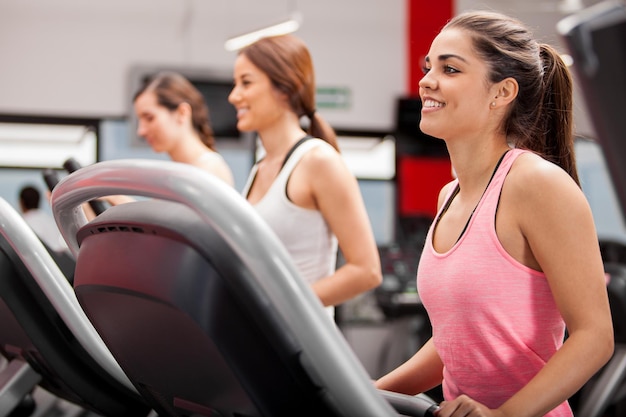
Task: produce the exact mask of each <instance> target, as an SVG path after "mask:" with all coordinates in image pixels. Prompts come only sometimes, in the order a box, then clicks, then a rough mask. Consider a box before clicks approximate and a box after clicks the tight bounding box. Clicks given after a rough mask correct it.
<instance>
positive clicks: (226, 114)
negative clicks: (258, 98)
mask: <svg viewBox="0 0 626 417" xmlns="http://www.w3.org/2000/svg"><path fill="white" fill-rule="evenodd" d="M161 71H173V72H178V73H179V74H181V75H183V76H185V77H186V78H187V79H188V80H189V81H190V82H191V83H192V84H193V85H194V86H195V87H196V88H197V89H198V90H199V91H200V93H202V95H203V96H204V100H205V101H206V103H207V106H208V108H209V117H210V120H211V127H212V128H213V134H214V136H215V140H216V141H218V142H219V141H224V140H237V139H239V138H240V137H241V135H240V133H239V131H238V130H237V112H236V110H235V108H234V107H233V105H232V104H230V103H229V102H228V95H229V94H230V91H231V90H232V88H233V78H232V72H231V71H221V70H215V69H204V68H175V67H158V66H150V67H145V66H144V67H135V68H133V69H132V70H131V72H130V82H129V94H128V103H129V122H130V123H129V128H130V136H131V144H132V145H133V146H147V145H146V143H145V141H144V140H143V139H142V138H140V137H139V136H137V117H136V115H135V112H134V110H133V105H132V103H133V98H134V96H135V93H136V92H137V91H138V90H139V88H140V87H141V86H142V85H143V83H144V82H145V81H146V80H147V79H148V78H149V77H151V76H153V75H155V74H157V73H158V72H161Z"/></svg>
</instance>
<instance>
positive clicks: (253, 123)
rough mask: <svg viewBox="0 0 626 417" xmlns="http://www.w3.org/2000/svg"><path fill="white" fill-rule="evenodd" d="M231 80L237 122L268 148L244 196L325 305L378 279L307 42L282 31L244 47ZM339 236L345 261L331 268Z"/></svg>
mask: <svg viewBox="0 0 626 417" xmlns="http://www.w3.org/2000/svg"><path fill="white" fill-rule="evenodd" d="M234 81H235V84H234V88H233V91H232V92H231V94H230V96H229V101H230V102H231V103H232V104H233V105H234V106H235V108H236V109H237V119H238V123H237V127H238V129H239V130H240V131H249V132H251V131H255V132H257V133H258V135H259V137H260V140H261V143H262V146H263V149H264V151H265V156H264V157H263V158H262V159H261V160H259V161H258V162H257V163H256V165H255V166H254V167H253V169H252V171H251V173H250V177H249V180H248V184H247V185H246V187H245V189H244V196H245V197H246V198H247V199H248V201H249V202H250V203H251V204H252V205H253V206H254V207H255V208H256V209H257V211H258V212H259V214H260V215H261V216H262V217H263V218H264V219H265V220H266V221H267V222H268V224H269V225H270V226H271V227H272V229H273V230H274V231H275V232H276V234H277V235H278V237H279V238H280V239H281V241H282V242H283V244H284V245H285V247H286V249H287V250H288V251H289V253H290V254H291V256H292V258H293V260H294V262H295V264H296V266H297V267H298V269H299V271H300V273H301V275H302V277H303V279H305V280H306V281H307V282H309V283H311V285H312V288H313V290H314V291H315V293H316V294H317V295H318V296H319V298H320V300H321V301H322V303H323V304H324V305H325V306H334V305H337V304H340V303H342V302H344V301H346V300H348V299H350V298H352V297H354V296H356V295H357V294H360V293H362V292H365V291H368V290H370V289H372V288H374V287H376V286H377V285H379V284H380V282H381V279H382V275H381V269H380V259H379V255H378V250H377V247H376V243H375V240H374V236H373V233H372V229H371V226H370V224H369V219H368V217H367V213H366V211H365V206H364V204H363V200H362V197H361V194H360V190H359V187H358V183H357V181H356V178H355V177H354V175H352V173H351V172H350V171H349V170H348V168H347V166H346V165H345V163H344V161H343V159H342V157H341V155H340V154H339V152H338V147H337V143H336V137H335V133H334V131H333V129H332V128H331V127H330V126H329V125H328V124H327V123H326V122H325V121H324V120H323V119H322V117H321V116H320V115H319V114H318V113H316V111H315V102H314V100H315V85H314V74H313V65H312V61H311V56H310V54H309V51H308V49H307V48H306V46H305V45H304V43H303V42H302V41H301V40H299V39H298V38H296V37H294V36H291V35H286V36H277V37H271V38H264V39H261V40H259V41H257V42H255V43H254V44H252V45H249V46H247V47H245V48H243V49H242V50H241V51H240V52H239V55H238V57H237V59H236V61H235V67H234ZM303 116H306V117H307V118H308V119H309V121H310V125H309V132H308V135H310V136H309V137H307V132H305V131H304V130H303V129H302V127H301V125H300V118H301V117H303ZM305 137H307V139H308V140H305V141H304V142H300V141H301V139H303V138H305ZM318 138H319V139H318ZM296 144H298V145H299V146H297V147H295V149H294V145H296ZM291 150H293V153H291V152H290V151H291ZM288 156H289V157H288ZM287 157H288V158H287ZM337 242H338V245H339V248H340V249H341V251H342V254H343V256H344V258H345V259H346V263H345V265H343V266H342V267H340V268H339V269H337V270H335V262H336V254H337Z"/></svg>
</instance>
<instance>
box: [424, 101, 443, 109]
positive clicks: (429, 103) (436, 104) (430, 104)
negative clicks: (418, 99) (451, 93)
mask: <svg viewBox="0 0 626 417" xmlns="http://www.w3.org/2000/svg"><path fill="white" fill-rule="evenodd" d="M424 107H443V103H440V102H438V101H435V100H426V101H424Z"/></svg>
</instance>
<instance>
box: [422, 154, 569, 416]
mask: <svg viewBox="0 0 626 417" xmlns="http://www.w3.org/2000/svg"><path fill="white" fill-rule="evenodd" d="M523 152H526V151H522V150H519V149H513V150H510V151H509V152H508V153H507V154H506V155H505V157H504V159H503V160H502V162H501V164H500V166H499V167H498V169H497V170H496V172H495V174H494V176H493V178H492V180H491V182H490V184H489V185H488V187H487V189H486V190H485V193H484V194H483V196H482V198H481V200H480V202H479V203H478V205H477V207H476V210H475V212H474V214H473V215H472V218H471V219H470V221H469V223H468V226H467V228H466V230H465V232H464V233H463V235H462V236H461V237H460V238H459V240H458V241H457V242H456V244H455V245H454V246H453V247H452V248H451V249H450V250H449V251H448V252H446V253H437V252H435V250H434V249H433V246H432V234H433V227H434V225H435V224H436V223H435V222H433V226H431V228H430V230H429V232H428V236H427V238H426V244H425V246H424V250H423V252H422V256H421V259H420V263H419V267H418V272H417V285H418V291H419V295H420V297H421V299H422V300H423V303H424V306H425V307H426V310H427V311H428V315H429V317H430V320H431V323H432V328H433V342H434V344H435V347H436V349H437V352H438V353H439V356H440V357H441V359H442V361H443V364H444V371H443V378H444V381H443V390H444V397H445V398H446V399H453V398H456V397H457V396H459V395H461V394H466V395H468V396H469V397H471V398H473V399H475V400H476V401H479V402H480V403H482V404H484V405H486V406H487V407H489V408H492V409H494V408H498V407H499V406H500V405H502V404H503V403H504V402H505V401H506V400H508V399H509V398H510V397H511V396H513V394H515V393H516V392H517V391H519V390H520V389H521V388H522V387H523V386H524V385H526V383H527V382H528V381H529V380H530V379H531V378H532V377H533V376H534V375H535V374H537V372H539V370H540V369H541V368H542V367H543V366H544V365H545V363H546V362H547V361H548V359H550V357H551V356H552V355H553V354H554V353H555V352H556V350H557V349H559V348H560V347H561V345H562V344H563V337H564V332H565V324H564V322H563V319H562V318H561V315H560V313H559V311H558V309H557V307H556V304H555V302H554V299H553V297H552V293H551V292H550V288H549V286H548V282H547V280H546V277H545V275H544V274H543V273H541V272H537V271H535V270H533V269H530V268H528V267H526V266H524V265H522V264H521V263H519V262H518V261H516V260H515V259H513V258H512V257H511V256H510V255H509V254H508V253H507V252H506V251H505V250H504V248H503V247H502V245H501V244H500V242H499V241H498V237H497V235H496V230H495V216H496V209H497V206H498V200H499V197H500V192H501V190H502V185H503V183H504V180H505V178H506V176H507V174H508V172H509V169H510V168H511V165H512V164H513V162H514V161H515V159H516V158H517V157H518V156H519V155H520V154H522V153H523ZM453 188H455V187H453ZM451 194H452V193H451ZM447 198H450V196H448V197H447ZM442 207H445V205H443V206H442ZM441 211H442V210H440V212H439V213H438V214H437V218H439V216H441ZM546 415H547V416H550V417H557V416H558V417H564V416H572V415H573V414H572V411H571V409H570V407H569V405H568V403H567V402H564V403H563V404H561V405H560V406H558V407H557V408H556V409H554V410H553V411H552V412H550V413H548V414H546Z"/></svg>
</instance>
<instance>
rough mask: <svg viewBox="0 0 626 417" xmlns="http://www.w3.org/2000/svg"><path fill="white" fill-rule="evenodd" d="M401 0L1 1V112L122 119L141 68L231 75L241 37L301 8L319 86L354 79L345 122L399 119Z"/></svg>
mask: <svg viewBox="0 0 626 417" xmlns="http://www.w3.org/2000/svg"><path fill="white" fill-rule="evenodd" d="M404 5H405V2H404V1H400V0H393V1H388V0H316V1H314V2H313V1H308V2H307V1H299V2H298V1H294V0H263V1H262V2H261V1H254V0H98V1H96V0H87V1H86V0H0V57H2V74H3V76H2V77H0V91H1V92H2V93H1V94H0V113H4V114H28V115H32V114H35V115H52V116H57V115H58V116H76V117H98V118H101V117H120V116H125V115H126V114H127V112H128V109H129V96H130V94H131V92H130V91H128V87H127V82H128V73H129V71H130V69H131V68H132V67H133V66H134V65H145V64H155V65H164V66H190V67H201V68H205V67H206V68H211V69H217V70H225V71H228V72H230V70H231V68H232V64H233V61H234V58H235V53H234V52H227V51H225V50H224V48H223V43H224V41H225V40H226V39H227V38H228V37H230V36H232V35H236V34H240V33H243V32H246V31H248V30H251V29H256V28H258V27H260V26H264V25H266V24H270V23H274V22H276V21H279V20H282V19H284V18H285V17H287V16H288V15H289V14H290V13H291V12H292V11H293V10H294V9H297V10H299V11H300V12H301V13H302V15H303V19H304V20H303V26H302V27H301V29H300V30H299V32H298V33H297V34H298V36H300V37H301V38H303V39H304V40H305V42H307V44H308V45H309V47H310V49H311V52H312V54H313V59H314V62H315V66H316V73H317V74H316V75H317V84H318V86H320V87H322V86H332V87H334V86H339V87H348V88H349V89H350V90H351V92H352V107H351V108H349V109H346V110H323V114H324V115H325V116H326V117H327V119H328V120H329V121H330V122H331V123H333V124H334V125H335V126H337V127H341V128H352V129H371V130H378V129H380V130H386V129H390V128H392V127H393V112H394V109H395V106H394V100H395V98H396V97H397V96H399V95H402V94H403V93H404V91H405V86H406V74H405V72H406V71H405V67H406V59H405V49H406V47H405V39H404V37H405V28H404V9H405V7H404Z"/></svg>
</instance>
